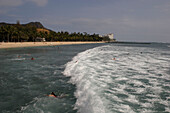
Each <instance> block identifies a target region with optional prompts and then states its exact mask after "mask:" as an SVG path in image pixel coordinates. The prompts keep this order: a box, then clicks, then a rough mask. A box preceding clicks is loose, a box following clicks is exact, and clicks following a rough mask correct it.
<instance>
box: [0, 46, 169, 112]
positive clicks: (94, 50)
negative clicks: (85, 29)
mask: <svg viewBox="0 0 170 113" xmlns="http://www.w3.org/2000/svg"><path fill="white" fill-rule="evenodd" d="M32 57H34V60H31V58H32ZM52 91H53V92H55V93H56V94H57V95H62V94H65V95H66V96H65V97H64V98H50V97H48V96H47V94H49V93H50V92H52ZM0 112H2V113H8V112H9V113H13V112H24V113H76V112H78V113H153V112H154V113H169V112H170V44H159V43H156V44H149V45H147V44H146V45H142V44H85V45H64V46H55V47H54V46H53V47H33V48H23V49H2V50H0Z"/></svg>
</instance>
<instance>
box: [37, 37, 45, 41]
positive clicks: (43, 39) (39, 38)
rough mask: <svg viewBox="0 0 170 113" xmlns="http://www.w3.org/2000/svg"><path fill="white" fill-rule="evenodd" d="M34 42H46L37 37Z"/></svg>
mask: <svg viewBox="0 0 170 113" xmlns="http://www.w3.org/2000/svg"><path fill="white" fill-rule="evenodd" d="M35 41H36V42H45V41H46V40H45V38H41V37H37V38H36V39H35Z"/></svg>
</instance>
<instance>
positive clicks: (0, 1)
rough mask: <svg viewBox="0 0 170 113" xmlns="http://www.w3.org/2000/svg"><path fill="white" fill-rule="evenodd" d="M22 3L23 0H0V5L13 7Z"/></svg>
mask: <svg viewBox="0 0 170 113" xmlns="http://www.w3.org/2000/svg"><path fill="white" fill-rule="evenodd" d="M22 4H23V0H0V6H1V7H11V6H12V7H15V6H19V5H22Z"/></svg>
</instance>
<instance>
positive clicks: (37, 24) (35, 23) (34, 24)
mask: <svg viewBox="0 0 170 113" xmlns="http://www.w3.org/2000/svg"><path fill="white" fill-rule="evenodd" d="M6 25H12V26H16V25H17V24H10V23H5V22H1V23H0V27H1V26H6ZM20 25H22V26H27V25H29V26H33V27H36V28H45V27H44V26H43V25H42V24H41V23H40V22H29V23H27V24H20Z"/></svg>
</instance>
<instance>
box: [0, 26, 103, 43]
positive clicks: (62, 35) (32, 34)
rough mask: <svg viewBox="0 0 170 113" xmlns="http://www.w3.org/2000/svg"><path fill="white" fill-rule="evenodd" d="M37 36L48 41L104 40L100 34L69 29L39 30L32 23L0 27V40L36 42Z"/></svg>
mask: <svg viewBox="0 0 170 113" xmlns="http://www.w3.org/2000/svg"><path fill="white" fill-rule="evenodd" d="M37 37H41V38H45V40H46V41H102V40H103V38H101V37H99V35H98V34H95V33H94V34H92V35H90V34H88V33H86V32H84V33H80V32H78V33H76V32H74V33H69V32H67V31H65V32H64V31H60V32H54V31H51V30H49V32H42V31H40V32H37V28H36V27H34V26H31V25H25V26H22V25H20V24H15V25H5V26H1V27H0V42H3V41H4V42H23V41H25V42H34V41H35V40H36V38H37Z"/></svg>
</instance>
